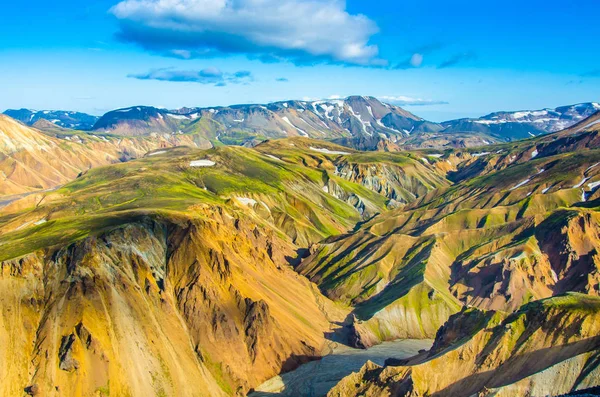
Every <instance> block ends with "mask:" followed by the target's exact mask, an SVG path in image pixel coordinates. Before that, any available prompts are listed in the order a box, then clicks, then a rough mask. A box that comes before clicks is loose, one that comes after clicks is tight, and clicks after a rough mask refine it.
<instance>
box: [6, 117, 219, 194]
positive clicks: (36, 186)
mask: <svg viewBox="0 0 600 397" xmlns="http://www.w3.org/2000/svg"><path fill="white" fill-rule="evenodd" d="M182 144H185V145H190V146H201V145H205V144H209V143H208V142H204V143H203V142H195V141H194V140H193V139H192V138H190V137H171V136H166V137H165V136H158V135H156V136H150V137H145V138H144V139H135V138H117V137H110V136H109V137H106V136H96V135H88V134H84V133H76V132H73V131H70V130H69V131H66V132H62V131H55V132H53V133H43V132H41V131H39V130H36V129H34V128H31V127H27V126H25V125H23V124H21V123H19V122H17V121H15V120H14V119H11V118H10V117H8V116H4V115H0V197H1V196H10V195H18V194H23V193H30V192H34V191H39V190H45V189H51V188H55V187H57V186H59V185H62V184H65V183H67V182H70V181H72V180H73V179H75V177H76V176H77V175H78V174H79V173H80V172H82V171H85V170H88V169H90V168H93V167H98V166H102V165H106V164H112V163H118V162H121V161H125V160H130V159H132V158H136V157H141V156H143V155H144V154H146V153H147V152H148V151H150V150H154V149H157V148H161V147H169V146H175V145H182ZM209 145H210V144H209Z"/></svg>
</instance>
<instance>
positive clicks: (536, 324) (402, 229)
mask: <svg viewBox="0 0 600 397" xmlns="http://www.w3.org/2000/svg"><path fill="white" fill-rule="evenodd" d="M360 98H362V97H360ZM360 98H359V99H349V100H348V101H354V100H355V101H358V102H359V103H360V101H362V100H365V101H366V100H367V99H364V98H363V99H360ZM369 101H372V100H371V99H369ZM285 103H287V104H288V106H287V107H286V106H283V105H282V104H279V105H277V106H279V107H280V108H278V109H279V110H277V111H279V112H282V114H286V112H296V113H299V114H303V112H298V110H297V109H299V108H300V106H306V105H302V104H294V105H293V106H292V105H291V102H285ZM348 103H349V102H344V103H343V104H340V105H339V106H338V112H339V113H335V111H334V110H331V111H330V112H331V113H329V112H328V113H322V114H328V115H331V117H333V118H335V119H337V118H338V117H339V118H340V119H343V118H344V117H346V116H344V114H343V113H342V112H341V110H343V111H344V112H354V111H355V109H357V108H358V106H361V105H357V104H356V103H354V102H350V103H351V104H350V105H349V104H348ZM367 103H370V104H369V105H365V109H364V110H365V112H366V113H367V114H370V113H371V112H372V113H373V117H374V120H380V121H382V124H383V125H384V126H383V127H381V128H384V129H387V130H389V131H387V132H388V133H389V135H386V138H383V137H382V138H381V139H383V140H384V141H385V142H386V145H383V146H381V145H379V146H378V147H369V148H370V149H377V148H378V149H379V150H370V151H366V150H364V149H366V147H363V146H361V145H358V146H357V145H349V146H341V145H339V144H337V143H336V142H341V143H348V142H349V141H343V140H341V141H340V140H338V138H348V139H350V140H354V138H352V136H353V135H352V134H348V133H347V132H344V130H343V129H340V130H339V135H336V134H337V133H336V129H335V128H333V127H331V129H328V131H330V132H331V134H332V135H331V136H329V137H327V138H328V139H315V138H323V137H318V136H315V135H316V134H317V133H318V128H320V127H316V125H317V124H318V121H317V119H315V120H314V122H315V123H316V124H315V127H314V128H315V129H314V130H312V129H309V128H308V127H307V128H306V129H303V130H302V131H304V132H305V133H306V135H307V136H304V134H302V133H300V131H299V130H298V129H296V128H294V129H295V130H296V133H294V131H293V130H292V129H289V128H288V127H290V123H287V122H285V121H284V123H283V124H281V125H279V124H277V123H278V121H277V120H278V119H277V118H273V119H272V120H275V121H273V123H275V124H273V128H274V129H273V130H272V131H273V132H272V133H269V132H268V131H270V130H269V128H266V127H264V129H262V130H261V131H263V132H264V134H265V135H264V136H263V135H258V134H257V135H252V137H253V138H252V139H253V140H256V141H255V142H253V143H252V144H248V145H239V143H241V142H235V143H237V144H238V145H225V144H223V142H221V144H217V142H218V141H219V140H217V137H218V138H219V139H220V140H222V139H224V138H223V137H225V136H228V135H227V134H231V133H232V132H231V130H229V131H226V130H223V132H222V134H223V135H219V133H218V132H216V131H217V130H215V131H212V132H209V130H206V129H202V130H195V131H193V132H189V131H182V133H180V134H179V133H175V134H173V133H172V132H170V131H171V130H173V129H174V128H181V127H183V125H182V124H180V120H181V122H183V118H181V119H179V118H177V117H175V118H173V117H171V116H169V114H171V113H169V114H167V113H164V112H163V111H156V110H152V109H146V108H137V109H135V110H132V111H131V113H132V115H131V116H132V118H130V119H125V120H129V121H125V122H123V119H122V118H120V117H118V116H115V115H110V114H109V115H108V116H106V117H104V119H103V118H100V119H99V120H98V121H97V123H96V124H97V125H98V123H101V125H103V126H104V127H102V128H103V130H104V131H103V132H94V133H92V132H89V131H88V132H85V131H77V130H69V129H64V128H63V127H60V128H58V126H57V125H55V127H53V128H52V129H50V128H47V127H48V125H46V127H44V125H43V122H40V121H39V120H38V121H37V122H36V124H37V127H40V125H41V124H42V126H41V127H44V128H41V129H40V128H36V127H29V126H27V125H25V124H22V123H19V122H17V121H15V120H13V119H11V118H9V117H7V116H0V131H1V132H2V141H1V142H0V143H1V144H2V147H1V148H2V158H1V159H0V167H2V170H3V174H2V175H3V177H4V179H3V180H2V181H1V182H2V183H0V187H1V189H2V190H1V193H2V194H1V195H0V202H1V206H0V269H1V272H0V291H1V292H0V313H1V316H0V334H1V335H2V336H1V337H0V352H1V355H2V357H6V358H7V363H8V364H7V365H5V366H3V367H2V368H0V378H1V379H4V380H5V381H3V382H2V383H1V384H0V394H2V395H23V394H24V393H25V394H28V395H43V396H46V395H48V396H59V395H100V396H102V395H132V396H133V395H135V396H137V395H181V396H206V395H210V396H218V395H223V396H226V395H231V396H235V395H238V396H241V395H247V394H249V393H250V395H253V396H265V395H275V394H280V395H315V396H324V395H329V396H354V395H367V396H380V395H393V396H418V395H419V396H420V395H432V396H445V395H457V396H463V395H464V396H470V395H474V394H479V395H482V396H483V395H490V396H491V395H497V396H504V395H505V396H521V395H522V396H526V395H527V396H529V395H531V394H528V393H531V392H533V393H534V395H540V396H541V395H544V393H549V392H551V391H552V392H554V391H558V392H560V393H563V394H566V393H570V392H573V391H576V390H583V389H589V388H592V387H595V386H597V385H598V384H600V370H599V369H598V360H597V355H598V351H599V349H600V342H599V341H598V338H597V335H598V331H599V330H598V329H597V321H596V317H597V314H598V308H600V303H599V301H598V299H600V298H598V296H599V295H600V288H599V283H600V271H599V267H598V266H599V264H600V261H599V259H598V249H599V245H600V229H599V224H600V217H599V215H598V206H599V204H598V203H599V200H600V192H599V191H598V188H599V187H600V166H599V164H600V146H599V145H600V139H599V138H598V134H599V133H600V123H599V122H598V121H599V119H600V115H598V114H595V115H590V117H587V118H583V117H582V118H581V120H579V119H577V118H576V117H573V119H574V124H572V125H570V126H569V127H568V128H566V129H560V130H558V131H553V132H550V130H551V129H552V128H554V127H548V128H550V130H549V131H548V133H545V134H543V135H540V136H535V137H529V139H524V140H514V141H513V140H511V141H508V142H507V141H505V140H504V141H503V140H501V139H498V138H496V139H495V140H493V141H492V138H489V139H490V141H486V142H485V143H481V144H479V145H476V146H473V147H471V145H462V146H461V145H449V146H446V147H429V145H425V147H420V145H419V144H415V146H414V147H413V146H411V145H412V144H406V145H405V144H404V143H403V142H406V141H403V140H405V139H407V138H409V137H414V136H415V135H414V134H412V133H411V134H406V136H401V135H403V134H398V135H396V134H392V132H393V130H394V129H396V127H398V128H399V125H398V124H393V126H394V127H393V128H389V127H386V125H388V124H387V123H388V122H389V123H396V122H399V121H398V120H399V117H401V116H400V114H402V117H405V118H406V119H408V120H411V121H410V122H411V123H415V124H414V125H413V127H414V128H415V129H419V128H422V129H423V130H422V133H423V134H424V136H428V138H427V139H433V140H436V139H437V138H435V137H434V136H432V135H429V134H438V133H442V132H440V131H441V130H440V131H426V130H427V129H429V128H432V129H434V130H435V128H437V127H432V126H430V125H428V124H427V123H426V122H424V121H423V120H420V119H418V118H415V117H412V116H411V115H410V114H404V113H402V109H400V108H389V107H385V106H383V108H379V107H377V105H376V103H374V102H367ZM371 105H372V106H371ZM273 106H275V105H273ZM316 106H317V105H315V107H316ZM367 106H369V107H370V109H371V110H368V109H369V108H367ZM384 108H385V109H384ZM232 109H233V110H232ZM318 109H319V108H317V110H318ZM586 109H587V107H586ZM216 110H217V109H216V108H215V112H214V113H212V112H210V111H209V110H208V111H200V110H194V111H197V112H199V113H202V112H205V113H206V114H209V115H215V114H217V113H216ZM234 111H237V112H241V110H235V109H234V108H231V109H219V114H222V115H221V116H220V117H229V116H227V115H228V114H230V113H229V112H234ZM254 111H255V112H257V113H258V114H263V115H264V114H265V113H264V109H260V108H258V109H255V110H253V112H254ZM270 111H271V110H270ZM272 111H274V110H272ZM129 112H130V111H127V112H118V113H129ZM139 112H141V113H144V115H143V116H141V115H140V114H139ZM153 112H155V113H153ZM305 112H308V110H305ZM385 112H390V113H387V115H383V113H385ZM189 114H192V113H189ZM357 114H358V113H357ZM570 114H572V113H570ZM180 116H182V117H185V118H186V120H187V121H185V122H186V123H187V122H190V121H193V120H192V119H191V117H190V118H188V116H186V115H185V114H182V115H180ZM140 117H141V118H145V121H144V123H145V124H144V123H140V122H138V120H139V119H140ZM169 117H170V118H171V119H173V120H171V119H168V118H169ZM210 117H212V116H210ZM214 117H216V116H214ZM231 117H241V115H240V114H238V113H235V112H234V113H231ZM253 117H254V116H253ZM256 117H258V116H256ZM283 117H287V120H289V121H290V122H291V124H292V126H294V125H296V124H294V120H296V119H293V118H291V114H290V116H283ZM297 117H300V116H297ZM303 117H305V116H303ZM306 117H308V116H306ZM311 117H313V116H311ZM379 117H381V118H379ZM386 117H387V119H386ZM511 117H514V116H511ZM356 118H358V116H356ZM360 119H362V116H361V117H360ZM575 119H577V120H575ZM131 120H135V121H131ZM174 120H175V121H174ZM195 120H199V121H202V120H206V119H205V115H203V116H202V117H200V116H198V117H197V118H196V119H195ZM223 120H225V119H223ZM236 120H237V119H236ZM284 120H285V119H284ZM365 120H366V115H365ZM390 120H391V121H390ZM578 120H579V121H578ZM221 122H224V121H220V122H219V123H221ZM298 123H299V121H298ZM307 123H308V121H307ZM351 123H352V121H351ZM374 123H375V124H378V123H376V122H374ZM285 124H287V125H288V126H287V127H285ZM342 124H343V123H342ZM148 125H152V127H151V128H152V131H155V132H153V133H149V134H148V133H147V131H148V130H147V127H148ZM215 125H216V124H215ZM417 125H419V126H417ZM109 126H110V127H109ZM282 126H283V127H284V128H285V129H280V128H282ZM363 126H364V124H363ZM389 126H392V124H389ZM245 128H247V130H246V131H249V130H250V129H252V128H254V127H252V126H250V125H247V126H246V127H245ZM290 128H291V127H290ZM328 128H329V127H328ZM365 128H366V129H365V130H363V131H366V132H371V130H370V129H369V128H367V127H365ZM411 128H412V127H411ZM161 129H162V130H161ZM360 129H361V130H362V127H360ZM350 130H351V129H350ZM274 131H286V133H285V135H284V136H281V134H280V135H277V134H276V133H275V132H274ZM382 131H383V130H382ZM373 132H375V131H373ZM269 134H271V135H273V136H271V137H270V138H268V136H269ZM382 134H383V132H382ZM463 134H467V135H469V134H468V133H465V132H463ZM477 134H479V133H477ZM477 134H475V135H474V136H475V137H478V136H479V135H477ZM486 134H487V132H486ZM494 134H496V133H494ZM467 135H465V136H467ZM470 136H471V138H472V137H473V135H470ZM66 138H69V139H66ZM471 138H469V139H471ZM475 139H479V138H475ZM245 142H246V143H247V141H245ZM353 142H355V143H356V142H359V141H353ZM364 142H366V141H364ZM474 142H476V141H473V143H474ZM376 146H377V145H376ZM395 147H396V148H395ZM361 149H362V150H361ZM440 368H444V369H447V368H452V370H451V371H450V373H451V375H450V376H448V375H442V374H446V373H447V370H443V371H442V370H440ZM565 371H566V372H568V373H569V374H570V375H569V376H566V377H565V376H562V377H561V376H558V375H556V374H557V373H564V372H565ZM252 392H254V393H253V394H252ZM536 393H537V394H536Z"/></svg>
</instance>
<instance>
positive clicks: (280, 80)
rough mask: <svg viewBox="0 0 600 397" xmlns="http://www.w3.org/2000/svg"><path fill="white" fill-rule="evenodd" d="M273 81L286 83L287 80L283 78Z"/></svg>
mask: <svg viewBox="0 0 600 397" xmlns="http://www.w3.org/2000/svg"><path fill="white" fill-rule="evenodd" d="M275 81H277V82H279V83H287V82H288V81H289V80H288V79H286V78H285V77H279V78H278V79H275Z"/></svg>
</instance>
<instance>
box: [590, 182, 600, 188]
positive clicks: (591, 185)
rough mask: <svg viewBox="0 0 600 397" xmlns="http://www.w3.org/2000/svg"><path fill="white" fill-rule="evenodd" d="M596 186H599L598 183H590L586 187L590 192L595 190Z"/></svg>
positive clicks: (599, 183)
mask: <svg viewBox="0 0 600 397" xmlns="http://www.w3.org/2000/svg"><path fill="white" fill-rule="evenodd" d="M598 186H600V181H598V182H590V183H588V187H589V188H590V189H592V190H594V189H595V188H597V187H598Z"/></svg>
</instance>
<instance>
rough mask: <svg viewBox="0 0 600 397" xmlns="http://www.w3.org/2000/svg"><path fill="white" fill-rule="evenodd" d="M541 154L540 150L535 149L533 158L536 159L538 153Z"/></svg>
mask: <svg viewBox="0 0 600 397" xmlns="http://www.w3.org/2000/svg"><path fill="white" fill-rule="evenodd" d="M539 154H540V152H538V151H537V149H535V150H534V151H533V152H532V153H531V158H532V159H534V158H536V157H537V156H538V155H539Z"/></svg>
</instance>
